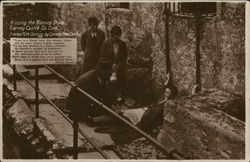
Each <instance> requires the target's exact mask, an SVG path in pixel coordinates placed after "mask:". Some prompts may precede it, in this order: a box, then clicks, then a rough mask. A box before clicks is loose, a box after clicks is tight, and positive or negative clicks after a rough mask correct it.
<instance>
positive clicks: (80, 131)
mask: <svg viewBox="0 0 250 162" xmlns="http://www.w3.org/2000/svg"><path fill="white" fill-rule="evenodd" d="M3 59H4V61H5V62H6V63H7V64H8V65H9V66H10V67H11V68H13V66H12V65H11V64H10V63H9V62H8V61H7V60H6V59H5V58H3ZM16 72H17V73H18V74H19V75H20V76H21V77H22V78H23V79H24V80H25V81H26V82H27V83H28V84H29V85H30V86H31V87H32V88H33V89H35V91H36V92H38V93H39V94H40V95H41V96H42V97H44V99H45V100H47V101H48V102H49V104H50V105H51V106H53V107H54V108H55V109H56V110H57V111H58V112H59V113H60V114H61V115H62V116H63V118H65V119H66V120H67V121H68V122H69V123H70V124H71V125H72V126H73V125H74V122H73V121H72V120H71V119H70V118H69V117H68V116H67V115H66V114H65V113H64V112H63V111H62V110H61V109H60V108H59V107H58V106H56V105H55V104H54V103H53V102H52V101H51V100H50V99H49V98H48V97H46V96H45V95H44V94H43V93H42V92H41V91H40V90H39V89H37V88H36V87H35V86H34V85H33V84H32V83H31V82H30V81H29V80H28V79H27V78H26V77H25V76H24V75H23V74H22V73H20V72H18V71H16ZM75 128H76V129H77V131H78V132H79V133H80V134H81V135H82V136H83V137H84V138H86V139H87V141H88V142H89V143H90V144H91V145H92V146H93V147H94V148H95V149H97V151H98V152H99V153H100V154H101V155H102V156H103V157H104V158H105V159H110V158H109V157H108V156H107V155H106V154H105V153H104V152H103V151H102V150H101V149H100V148H99V147H98V146H97V145H96V144H95V142H93V141H92V140H91V138H90V137H89V136H88V135H86V134H85V133H84V132H83V131H82V129H81V128H79V126H76V127H75Z"/></svg>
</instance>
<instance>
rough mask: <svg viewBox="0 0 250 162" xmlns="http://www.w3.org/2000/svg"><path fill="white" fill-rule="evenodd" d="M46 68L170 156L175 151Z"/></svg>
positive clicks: (176, 156) (178, 157)
mask: <svg viewBox="0 0 250 162" xmlns="http://www.w3.org/2000/svg"><path fill="white" fill-rule="evenodd" d="M44 67H46V68H47V69H48V70H50V71H51V72H52V73H54V74H56V75H57V76H58V77H60V78H61V79H63V80H64V81H65V82H67V83H69V84H70V85H71V86H72V87H75V88H76V89H77V90H78V91H79V92H81V93H82V94H83V95H85V96H86V97H88V98H89V99H91V100H92V101H93V102H95V103H96V104H97V105H99V106H100V107H102V108H103V109H104V110H105V111H107V112H109V113H110V114H111V115H112V116H114V117H115V118H117V119H118V120H120V121H122V122H123V123H125V124H126V125H127V126H129V127H130V128H132V129H133V130H135V131H136V132H137V133H139V134H140V135H142V136H143V137H145V138H146V139H148V140H149V141H151V142H152V143H154V144H155V145H156V146H158V147H159V148H160V149H161V150H163V151H164V152H165V153H167V154H170V153H171V152H172V151H173V150H169V149H167V148H166V147H165V146H164V145H162V144H161V143H160V142H159V141H157V140H155V139H154V138H153V137H151V136H149V135H148V134H147V133H145V132H144V131H142V130H141V129H140V128H138V127H137V126H135V125H134V124H132V123H130V122H129V121H128V120H126V119H124V118H123V117H121V116H120V115H118V114H117V113H116V112H114V111H113V110H112V109H110V108H109V107H107V106H106V105H104V104H103V103H102V102H100V101H99V100H97V99H95V98H94V97H92V96H91V95H89V94H88V93H87V92H85V91H84V90H82V89H81V88H79V87H77V86H76V85H74V84H73V83H71V82H70V81H69V80H67V79H66V78H65V77H64V76H62V75H61V74H59V73H58V72H56V71H55V70H53V69H52V68H50V67H49V66H47V65H44ZM172 156H175V158H176V159H182V158H181V157H180V156H178V155H176V154H175V155H172Z"/></svg>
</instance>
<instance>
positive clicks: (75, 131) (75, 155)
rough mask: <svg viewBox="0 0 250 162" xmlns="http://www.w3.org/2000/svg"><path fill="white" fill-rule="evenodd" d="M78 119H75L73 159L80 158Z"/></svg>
mask: <svg viewBox="0 0 250 162" xmlns="http://www.w3.org/2000/svg"><path fill="white" fill-rule="evenodd" d="M77 127H78V121H77V120H73V159H78V131H77Z"/></svg>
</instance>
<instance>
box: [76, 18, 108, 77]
mask: <svg viewBox="0 0 250 162" xmlns="http://www.w3.org/2000/svg"><path fill="white" fill-rule="evenodd" d="M88 24H89V29H88V30H86V31H85V32H84V33H83V34H82V36H81V47H82V50H83V52H84V60H83V66H82V69H81V70H80V74H83V73H86V72H87V71H89V70H92V69H94V68H95V67H96V64H97V62H98V60H99V58H100V48H101V45H102V43H103V41H104V40H105V33H104V32H103V31H102V30H100V29H98V28H97V26H98V20H97V18H96V17H90V18H88Z"/></svg>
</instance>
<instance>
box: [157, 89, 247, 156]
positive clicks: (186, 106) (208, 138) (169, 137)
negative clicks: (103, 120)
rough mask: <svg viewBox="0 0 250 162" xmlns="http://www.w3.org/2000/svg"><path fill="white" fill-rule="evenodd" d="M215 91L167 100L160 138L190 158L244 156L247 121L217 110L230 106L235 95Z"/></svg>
mask: <svg viewBox="0 0 250 162" xmlns="http://www.w3.org/2000/svg"><path fill="white" fill-rule="evenodd" d="M216 93H220V91H213V90H212V91H207V92H205V93H204V94H201V95H193V96H183V97H179V98H177V99H175V100H172V101H168V102H167V103H166V105H165V110H164V126H163V132H162V136H161V141H162V142H163V143H164V144H165V145H166V146H168V147H171V149H176V150H177V151H178V152H180V153H181V154H183V155H184V157H185V158H188V159H189V158H190V159H244V156H245V151H244V150H245V123H244V122H242V121H240V120H238V119H236V118H234V117H232V116H230V115H228V114H226V113H223V112H222V111H220V110H218V109H224V108H229V107H230V106H228V104H229V105H230V101H229V100H231V101H233V100H235V98H234V97H235V96H234V97H233V96H231V97H229V96H228V97H225V98H224V97H223V95H222V96H220V97H219V96H218V95H216ZM224 94H227V93H224ZM225 100H227V102H226V103H225V102H224V101H225ZM231 106H234V104H232V105H231ZM219 107H220V108H219ZM239 109H240V108H239Z"/></svg>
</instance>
